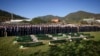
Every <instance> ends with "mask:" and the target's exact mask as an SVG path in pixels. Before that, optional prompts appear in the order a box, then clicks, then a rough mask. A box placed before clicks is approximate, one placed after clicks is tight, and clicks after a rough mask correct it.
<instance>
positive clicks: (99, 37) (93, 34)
mask: <svg viewBox="0 0 100 56" xmlns="http://www.w3.org/2000/svg"><path fill="white" fill-rule="evenodd" d="M84 33H90V35H91V36H94V37H95V38H93V40H96V41H99V40H100V31H98V32H84Z"/></svg>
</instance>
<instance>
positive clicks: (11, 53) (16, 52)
mask: <svg viewBox="0 0 100 56" xmlns="http://www.w3.org/2000/svg"><path fill="white" fill-rule="evenodd" d="M13 40H14V36H13V37H0V56H30V55H31V54H33V53H34V52H37V51H42V52H46V51H47V50H48V49H49V47H48V42H49V40H44V41H43V40H41V41H43V43H44V44H45V45H41V46H37V47H30V48H26V49H19V45H18V44H13Z"/></svg>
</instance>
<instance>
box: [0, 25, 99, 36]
mask: <svg viewBox="0 0 100 56" xmlns="http://www.w3.org/2000/svg"><path fill="white" fill-rule="evenodd" d="M90 31H100V26H76V27H75V26H74V27H72V26H64V27H61V26H49V27H44V26H0V37H1V36H5V35H7V36H17V35H30V34H56V33H70V32H90Z"/></svg>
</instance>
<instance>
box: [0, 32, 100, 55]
mask: <svg viewBox="0 0 100 56" xmlns="http://www.w3.org/2000/svg"><path fill="white" fill-rule="evenodd" d="M84 33H90V34H91V35H92V36H95V38H94V40H96V41H98V40H100V32H84ZM14 39H15V37H14V36H12V37H0V56H31V55H32V54H33V53H34V52H37V51H42V52H46V51H47V50H48V49H49V46H48V43H49V40H40V41H42V42H43V43H44V45H41V46H36V47H30V48H26V49H19V45H18V44H13V41H14Z"/></svg>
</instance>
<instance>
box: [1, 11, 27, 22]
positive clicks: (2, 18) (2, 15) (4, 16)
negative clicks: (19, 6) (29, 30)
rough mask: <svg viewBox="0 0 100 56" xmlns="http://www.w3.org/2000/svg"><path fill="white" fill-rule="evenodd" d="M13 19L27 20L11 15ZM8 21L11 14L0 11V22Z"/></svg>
mask: <svg viewBox="0 0 100 56" xmlns="http://www.w3.org/2000/svg"><path fill="white" fill-rule="evenodd" d="M13 19H27V18H25V17H22V16H19V15H16V14H13ZM8 20H11V13H10V12H7V11H4V10H0V22H2V21H8Z"/></svg>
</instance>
